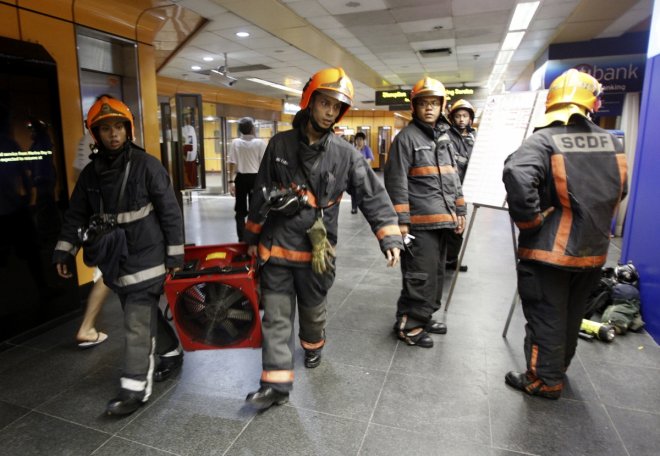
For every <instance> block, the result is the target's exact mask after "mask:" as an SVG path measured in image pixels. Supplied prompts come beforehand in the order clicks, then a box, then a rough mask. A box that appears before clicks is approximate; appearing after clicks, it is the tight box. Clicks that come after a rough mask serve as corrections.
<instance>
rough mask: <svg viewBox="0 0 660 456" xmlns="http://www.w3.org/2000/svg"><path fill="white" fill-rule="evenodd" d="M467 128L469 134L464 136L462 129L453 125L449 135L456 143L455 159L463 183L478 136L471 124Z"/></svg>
mask: <svg viewBox="0 0 660 456" xmlns="http://www.w3.org/2000/svg"><path fill="white" fill-rule="evenodd" d="M466 130H467V134H466V135H465V136H463V134H462V133H461V130H459V129H458V128H456V127H454V126H452V127H451V128H450V129H449V137H450V138H451V140H452V143H453V144H454V149H455V152H456V155H455V156H454V159H455V160H456V170H457V171H458V177H459V178H460V179H461V184H462V183H463V181H464V180H465V173H467V168H468V163H469V162H470V157H471V156H472V148H473V147H474V141H475V138H476V136H477V130H475V129H474V128H472V127H471V126H469V125H468V127H467V128H466Z"/></svg>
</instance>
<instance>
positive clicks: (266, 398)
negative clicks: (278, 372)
mask: <svg viewBox="0 0 660 456" xmlns="http://www.w3.org/2000/svg"><path fill="white" fill-rule="evenodd" d="M245 401H246V402H248V403H249V404H250V405H252V406H254V407H256V408H258V409H259V410H266V409H269V408H270V407H272V406H273V405H282V404H286V403H287V402H289V393H283V392H281V391H276V390H274V389H273V388H271V387H270V386H262V387H261V388H259V390H258V391H255V392H253V393H250V394H248V395H247V397H246V398H245Z"/></svg>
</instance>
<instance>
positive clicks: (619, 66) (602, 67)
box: [544, 54, 646, 94]
mask: <svg viewBox="0 0 660 456" xmlns="http://www.w3.org/2000/svg"><path fill="white" fill-rule="evenodd" d="M645 67H646V56H645V55H644V54H632V55H610V56H607V57H589V58H578V59H563V60H549V61H548V63H547V66H546V69H545V77H544V82H545V87H549V86H550V83H551V82H552V81H554V80H555V78H556V77H558V76H559V75H560V74H562V73H563V72H564V71H566V70H568V69H570V68H575V69H577V70H579V71H582V72H584V73H589V74H590V75H591V76H593V77H594V78H596V79H598V82H600V83H601V84H602V85H603V90H604V91H605V93H608V94H609V93H627V92H639V91H641V90H642V85H643V84H644V71H645Z"/></svg>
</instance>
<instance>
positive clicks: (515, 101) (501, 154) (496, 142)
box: [463, 91, 546, 207]
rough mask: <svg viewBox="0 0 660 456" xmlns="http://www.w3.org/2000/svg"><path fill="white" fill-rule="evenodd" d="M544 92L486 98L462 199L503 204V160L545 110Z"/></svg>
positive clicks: (514, 148)
mask: <svg viewBox="0 0 660 456" xmlns="http://www.w3.org/2000/svg"><path fill="white" fill-rule="evenodd" d="M545 98H546V91H540V92H512V93H507V94H502V95H491V96H489V97H488V98H487V100H486V105H485V106H484V111H483V114H482V116H481V121H480V124H479V131H478V134H477V140H476V142H475V144H474V149H473V150H472V156H471V158H470V164H469V166H468V170H467V174H466V176H465V181H464V182H463V195H464V196H465V201H466V202H468V203H472V204H478V205H481V206H490V207H504V206H505V200H506V190H505V188H504V183H502V169H503V168H504V160H505V159H506V157H508V156H509V155H510V154H511V153H512V152H514V151H515V150H516V149H518V147H519V146H520V144H521V143H522V142H523V140H524V139H525V138H526V137H527V136H529V135H530V134H531V133H532V132H533V128H534V125H536V124H537V123H538V122H539V121H540V120H541V119H542V116H543V113H544V111H545Z"/></svg>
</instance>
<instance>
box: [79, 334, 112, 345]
mask: <svg viewBox="0 0 660 456" xmlns="http://www.w3.org/2000/svg"><path fill="white" fill-rule="evenodd" d="M107 339H108V335H107V334H106V333H102V332H97V333H96V339H94V340H80V341H78V348H82V349H87V348H92V347H96V346H97V345H99V344H102V343H103V342H105V341H106V340H107Z"/></svg>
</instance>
